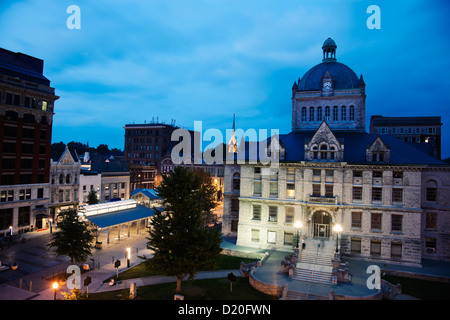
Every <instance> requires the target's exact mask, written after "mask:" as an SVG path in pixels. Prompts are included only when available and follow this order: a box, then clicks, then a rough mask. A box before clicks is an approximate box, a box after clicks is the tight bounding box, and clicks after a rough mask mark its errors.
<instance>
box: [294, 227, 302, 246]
mask: <svg viewBox="0 0 450 320" xmlns="http://www.w3.org/2000/svg"><path fill="white" fill-rule="evenodd" d="M294 227H295V228H296V229H297V245H296V248H297V249H298V242H299V240H300V229H301V228H302V227H303V224H302V223H301V221H296V222H295V223H294Z"/></svg>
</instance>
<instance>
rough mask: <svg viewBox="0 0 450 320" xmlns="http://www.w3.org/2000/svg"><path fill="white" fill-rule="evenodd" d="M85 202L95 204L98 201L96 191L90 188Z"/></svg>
mask: <svg viewBox="0 0 450 320" xmlns="http://www.w3.org/2000/svg"><path fill="white" fill-rule="evenodd" d="M86 203H87V204H89V205H90V204H97V203H98V199H97V192H95V190H94V189H92V190H91V191H89V193H88V196H87V202H86Z"/></svg>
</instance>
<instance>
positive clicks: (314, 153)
mask: <svg viewBox="0 0 450 320" xmlns="http://www.w3.org/2000/svg"><path fill="white" fill-rule="evenodd" d="M312 150H313V159H316V160H317V159H318V158H319V156H318V154H319V152H318V151H317V146H315V147H313V148H312Z"/></svg>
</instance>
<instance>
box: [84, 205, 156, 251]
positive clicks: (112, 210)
mask: <svg viewBox="0 0 450 320" xmlns="http://www.w3.org/2000/svg"><path fill="white" fill-rule="evenodd" d="M78 215H81V216H84V218H85V219H86V220H88V221H89V222H91V223H92V224H93V225H95V226H97V227H98V228H100V229H108V238H107V241H108V243H109V229H110V228H111V227H118V229H119V237H120V228H121V227H122V225H127V226H128V229H129V227H130V225H131V223H133V222H136V226H137V232H139V228H138V225H139V224H140V222H141V221H142V220H145V219H148V218H150V217H151V216H153V215H154V209H149V208H146V207H144V206H142V205H138V204H137V202H136V201H135V200H133V199H130V200H122V201H112V202H106V203H100V204H94V205H86V206H82V207H81V208H80V210H79V212H78ZM128 234H129V232H128Z"/></svg>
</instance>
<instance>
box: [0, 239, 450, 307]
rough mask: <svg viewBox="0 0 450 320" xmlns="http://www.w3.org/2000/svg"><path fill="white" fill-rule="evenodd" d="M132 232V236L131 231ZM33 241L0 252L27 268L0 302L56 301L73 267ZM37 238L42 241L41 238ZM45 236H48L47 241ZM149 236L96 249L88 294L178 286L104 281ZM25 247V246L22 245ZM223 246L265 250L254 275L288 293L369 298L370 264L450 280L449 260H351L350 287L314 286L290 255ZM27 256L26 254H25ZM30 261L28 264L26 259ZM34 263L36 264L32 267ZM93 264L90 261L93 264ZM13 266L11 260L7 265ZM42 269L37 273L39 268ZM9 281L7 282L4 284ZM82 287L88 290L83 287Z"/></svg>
mask: <svg viewBox="0 0 450 320" xmlns="http://www.w3.org/2000/svg"><path fill="white" fill-rule="evenodd" d="M132 234H133V233H132ZM29 236H30V237H35V236H36V239H33V241H31V240H28V241H29V243H27V245H24V244H17V247H11V248H10V249H8V250H9V251H8V250H6V251H3V252H0V260H3V261H4V262H3V263H4V264H6V263H7V262H8V261H7V260H5V259H12V258H17V257H18V258H20V259H19V261H20V262H19V269H18V270H21V266H22V267H23V268H22V270H21V271H19V272H18V271H12V270H7V271H2V272H0V300H24V299H30V300H52V299H53V298H54V290H53V289H52V288H51V283H50V281H48V280H46V279H45V278H47V277H48V276H49V275H52V274H58V273H60V272H63V271H64V270H66V269H67V266H69V264H70V263H69V261H67V259H62V258H57V257H55V256H54V254H52V253H51V251H48V252H46V253H45V254H44V256H41V255H42V252H43V251H42V248H41V249H36V250H37V251H34V249H33V244H34V245H36V246H37V247H38V248H40V247H41V246H42V245H43V244H44V243H45V241H46V240H48V239H50V235H45V234H43V233H41V234H39V235H36V234H33V235H31V234H30V235H29ZM37 237H40V238H39V239H38V238H37ZM45 237H47V238H45ZM146 243H147V239H146V233H142V234H134V235H133V236H131V237H130V238H128V237H122V238H121V240H120V241H115V242H113V243H110V244H108V245H104V248H103V249H99V250H98V249H95V250H94V251H93V259H94V261H93V262H94V263H95V265H96V267H98V266H99V265H100V268H99V269H98V268H96V269H95V270H92V271H89V272H87V273H84V274H82V275H81V284H82V285H83V283H84V279H85V278H86V277H87V276H90V277H91V279H92V282H91V284H90V285H89V292H90V293H95V292H104V291H110V290H118V289H124V288H129V287H130V283H131V282H134V283H136V285H137V286H138V287H139V286H145V285H151V284H156V283H167V282H174V281H176V279H175V278H174V277H164V276H153V277H146V278H139V279H132V280H126V281H122V282H121V283H120V284H117V285H115V286H109V285H108V283H103V281H104V280H106V279H109V278H111V277H114V276H115V275H116V273H117V270H116V269H115V268H114V266H113V261H115V260H116V259H120V260H121V268H119V272H121V271H123V270H125V269H127V267H126V259H125V252H126V248H128V247H129V248H131V259H130V261H131V266H134V265H136V264H138V263H140V262H141V261H142V260H141V259H140V258H138V255H145V256H150V255H151V254H152V253H151V252H150V250H148V249H147V248H146ZM20 246H22V247H20ZM222 247H224V248H227V249H234V250H243V251H245V252H265V251H269V252H270V256H269V259H268V260H267V261H266V262H265V263H264V264H263V265H262V267H260V268H258V270H257V272H256V273H255V277H256V278H257V279H259V280H260V281H263V282H266V283H271V284H276V285H280V286H282V285H284V284H288V287H289V289H290V290H296V291H300V292H307V293H310V294H315V295H322V296H328V292H329V291H330V290H332V291H334V292H335V293H337V294H347V295H353V296H365V295H369V294H373V291H370V290H369V289H368V288H367V286H366V280H367V277H368V274H367V273H366V270H367V267H368V266H369V265H371V264H378V265H380V267H387V268H388V269H391V270H401V271H406V272H413V273H422V274H430V275H438V276H442V277H447V278H450V263H446V262H434V261H424V262H423V264H422V267H407V266H399V265H387V266H386V265H381V264H380V263H377V262H374V261H367V260H360V259H359V260H356V259H355V260H348V261H350V265H351V267H350V269H351V272H352V275H353V279H352V283H351V284H347V285H346V284H338V285H336V286H331V285H325V284H315V283H314V284H313V283H311V282H304V281H297V280H293V279H289V277H288V276H287V275H286V274H282V273H280V272H279V271H280V263H281V261H282V260H283V259H284V257H285V256H286V255H288V254H289V252H281V251H270V250H260V249H255V248H243V247H239V246H236V245H235V243H234V241H233V239H229V238H226V237H224V242H223V243H222ZM27 255H28V256H27ZM27 259H30V260H27ZM32 261H36V263H35V264H33V262H32ZM90 262H91V263H92V261H90ZM9 263H11V260H10V261H9ZM37 269H39V270H37ZM230 272H233V273H234V274H235V275H236V276H240V271H239V270H221V271H213V272H199V273H198V274H197V276H196V279H200V278H202V279H206V278H225V277H226V276H227V275H228V273H230ZM20 279H22V288H23V289H19V283H20ZM5 280H7V281H5ZM30 282H31V283H32V288H31V291H30V290H29V285H30ZM83 289H84V288H83ZM57 298H58V299H60V298H61V293H60V292H58V293H57Z"/></svg>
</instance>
